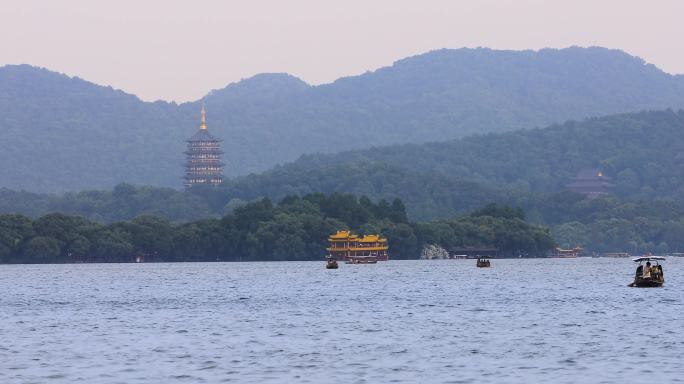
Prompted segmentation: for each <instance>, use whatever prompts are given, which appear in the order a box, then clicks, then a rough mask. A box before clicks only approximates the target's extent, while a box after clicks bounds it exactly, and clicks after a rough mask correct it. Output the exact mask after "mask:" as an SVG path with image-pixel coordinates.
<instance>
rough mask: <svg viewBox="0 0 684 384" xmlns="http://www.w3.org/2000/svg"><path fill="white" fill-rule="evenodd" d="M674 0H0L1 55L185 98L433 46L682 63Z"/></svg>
mask: <svg viewBox="0 0 684 384" xmlns="http://www.w3.org/2000/svg"><path fill="white" fill-rule="evenodd" d="M683 39H684V0H648V1H646V0H640V1H631V0H570V1H560V0H558V1H555V0H545V1H542V0H510V1H506V0H498V1H490V0H473V1H465V0H464V1H459V0H450V1H430V0H421V1H400V0H340V1H326V0H282V1H259V0H251V1H229V0H224V1H214V0H212V1H201V0H198V1H176V0H112V1H96V0H59V1H51V0H43V1H37V0H2V4H1V5H0V65H4V64H19V63H28V64H32V65H37V66H41V67H46V68H48V69H51V70H55V71H59V72H63V73H66V74H68V75H71V76H79V77H82V78H84V79H86V80H90V81H93V82H95V83H98V84H104V85H111V86H113V87H115V88H119V89H122V90H124V91H126V92H130V93H134V94H136V95H138V96H139V97H141V98H142V99H144V100H156V99H165V100H176V101H179V102H180V101H188V100H195V99H198V98H200V97H202V96H203V95H204V94H206V93H207V92H208V91H209V90H211V89H214V88H222V87H224V86H225V85H227V84H228V83H231V82H234V81H238V80H240V79H242V78H246V77H249V76H252V75H254V74H257V73H261V72H288V73H291V74H293V75H295V76H298V77H300V78H302V79H303V80H305V81H307V82H309V83H312V84H319V83H326V82H330V81H333V80H335V79H336V78H338V77H341V76H346V75H355V74H359V73H363V72H365V71H367V70H373V69H376V68H378V67H382V66H386V65H390V64H391V63H392V62H393V61H395V60H397V59H400V58H403V57H405V56H409V55H414V54H417V53H422V52H425V51H429V50H432V49H437V48H444V47H447V48H460V47H478V46H483V47H491V48H500V49H539V48H543V47H556V48H562V47H567V46H571V45H579V46H591V45H600V46H606V47H609V48H619V49H623V50H625V51H627V52H629V53H631V54H633V55H637V56H640V57H642V58H643V59H645V60H646V61H648V62H650V63H653V64H655V65H657V66H658V67H660V68H661V69H663V70H665V71H667V72H670V73H684V41H683Z"/></svg>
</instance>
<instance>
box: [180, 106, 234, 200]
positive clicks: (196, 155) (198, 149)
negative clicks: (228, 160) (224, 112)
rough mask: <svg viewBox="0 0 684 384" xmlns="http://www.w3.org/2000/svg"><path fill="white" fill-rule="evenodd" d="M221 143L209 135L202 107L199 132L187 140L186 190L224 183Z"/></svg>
mask: <svg viewBox="0 0 684 384" xmlns="http://www.w3.org/2000/svg"><path fill="white" fill-rule="evenodd" d="M221 141H222V140H221V139H218V138H216V137H214V136H212V135H211V134H210V133H209V130H208V129H207V111H206V110H205V109H204V106H202V117H201V124H200V127H199V130H198V131H197V133H195V134H194V135H193V136H192V137H191V138H189V139H187V140H186V142H187V143H188V150H187V151H185V155H186V158H187V160H186V162H185V177H184V179H185V182H184V183H183V185H185V188H192V187H193V186H195V185H219V184H221V183H222V182H223V165H224V164H223V163H222V162H221V154H222V153H223V152H222V151H221Z"/></svg>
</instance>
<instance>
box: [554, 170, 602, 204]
mask: <svg viewBox="0 0 684 384" xmlns="http://www.w3.org/2000/svg"><path fill="white" fill-rule="evenodd" d="M565 187H566V188H568V189H569V190H571V191H573V192H576V193H580V194H582V195H584V196H586V197H588V198H590V199H595V198H598V197H604V196H610V195H612V194H613V187H614V185H613V183H612V179H611V178H610V177H608V176H605V175H604V174H603V172H602V171H601V170H598V169H583V170H581V171H580V172H579V173H578V174H577V176H575V177H574V178H573V179H572V180H571V182H570V183H569V184H567V185H566V186H565Z"/></svg>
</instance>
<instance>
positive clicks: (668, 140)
mask: <svg viewBox="0 0 684 384" xmlns="http://www.w3.org/2000/svg"><path fill="white" fill-rule="evenodd" d="M367 164H376V167H377V166H381V165H383V164H385V165H390V164H391V169H401V170H402V172H403V173H404V174H406V175H413V174H415V175H420V177H421V178H427V177H430V178H439V177H440V176H439V175H441V177H442V178H443V180H445V181H446V180H461V182H464V181H467V182H469V183H473V184H476V185H479V188H489V189H496V190H500V189H502V188H503V189H507V190H517V191H519V192H521V193H522V192H525V191H531V192H558V191H561V190H563V188H564V186H565V184H567V183H568V181H569V179H570V178H571V177H573V176H575V175H576V174H577V172H578V171H580V170H582V169H583V168H587V167H598V168H600V169H602V170H603V172H604V173H605V174H606V175H607V176H610V177H612V178H613V182H614V183H615V185H616V188H615V193H616V194H617V195H618V196H619V197H623V198H630V199H644V200H653V199H656V198H666V199H671V200H674V201H676V202H678V203H680V204H684V110H679V111H677V112H675V111H672V110H665V111H651V112H640V113H630V114H619V115H613V116H607V117H602V118H592V119H588V120H584V121H571V122H567V123H564V124H562V125H553V126H550V127H548V128H544V129H531V130H520V131H515V132H506V133H498V134H486V135H478V136H471V137H467V138H463V139H459V140H453V141H448V142H439V143H426V144H420V145H415V144H408V145H400V146H389V147H378V148H373V149H368V150H360V151H351V152H342V153H339V154H332V155H320V154H319V155H305V156H302V157H301V158H300V159H298V160H297V161H295V162H293V163H290V164H287V165H286V166H282V167H278V168H276V169H274V170H272V171H269V172H266V173H264V174H262V175H253V176H249V177H247V178H245V179H242V180H241V181H240V182H238V183H237V185H238V186H240V185H248V186H249V188H250V189H252V190H255V191H258V190H262V191H264V192H266V191H271V190H272V189H273V188H275V189H278V190H280V191H282V192H281V194H286V193H289V192H288V190H290V189H297V190H302V189H303V188H304V189H307V188H311V185H313V186H318V185H320V184H321V183H322V181H323V180H326V177H324V176H322V175H320V174H319V173H321V170H327V172H323V173H324V174H325V173H327V174H329V175H330V176H328V178H333V179H335V180H337V181H338V183H339V185H338V186H337V187H335V188H332V189H328V188H324V189H326V190H329V191H344V190H345V189H344V188H350V189H352V191H353V192H355V193H366V194H368V195H370V196H375V194H374V193H370V192H362V191H360V190H358V189H356V190H354V189H353V188H359V187H358V185H382V189H383V190H388V189H392V188H396V197H400V198H402V199H403V200H404V201H406V202H407V204H408V205H409V206H420V205H424V204H425V199H423V198H421V199H420V200H416V199H413V198H412V197H411V196H408V195H407V193H411V192H409V191H422V189H423V188H422V186H423V185H425V188H427V185H428V184H422V183H423V182H424V180H420V179H416V180H415V182H416V185H410V187H409V185H407V184H411V183H409V182H407V180H406V179H404V180H403V184H401V185H393V186H391V187H388V186H386V185H384V184H383V181H382V180H383V177H382V176H379V175H376V176H375V177H372V178H370V179H365V178H363V177H362V178H360V180H354V179H353V178H349V179H344V183H350V184H351V185H352V186H346V187H345V186H344V184H343V181H342V180H341V179H342V178H340V177H335V176H334V175H336V174H337V173H339V174H342V175H344V174H346V172H345V171H341V172H339V171H336V170H349V169H354V168H358V167H362V168H363V167H365V165H367ZM387 174H388V175H392V173H390V172H387ZM388 177H389V178H390V180H392V179H394V177H393V176H388ZM295 186H296V188H295ZM314 188H316V187H314ZM377 191H378V190H377V189H376V190H375V192H376V193H377ZM421 193H424V192H421ZM459 195H460V194H459V193H458V191H457V190H454V198H458V197H457V196H459ZM442 209H446V207H445V206H444V205H442Z"/></svg>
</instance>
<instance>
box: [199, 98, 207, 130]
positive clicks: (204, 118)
mask: <svg viewBox="0 0 684 384" xmlns="http://www.w3.org/2000/svg"><path fill="white" fill-rule="evenodd" d="M201 122H202V123H201V124H200V129H207V110H206V109H204V104H202V120H201Z"/></svg>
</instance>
